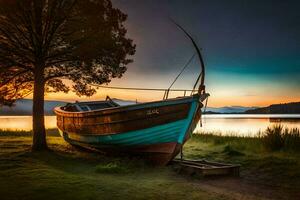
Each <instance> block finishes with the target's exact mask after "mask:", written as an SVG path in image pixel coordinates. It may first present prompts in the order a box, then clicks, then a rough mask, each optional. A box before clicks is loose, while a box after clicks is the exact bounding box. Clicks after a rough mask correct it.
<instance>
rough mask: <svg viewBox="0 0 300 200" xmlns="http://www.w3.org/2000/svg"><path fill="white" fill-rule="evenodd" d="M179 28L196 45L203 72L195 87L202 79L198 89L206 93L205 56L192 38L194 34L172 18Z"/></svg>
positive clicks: (201, 92) (200, 92)
mask: <svg viewBox="0 0 300 200" xmlns="http://www.w3.org/2000/svg"><path fill="white" fill-rule="evenodd" d="M171 21H172V22H173V23H174V24H175V25H176V26H177V27H178V28H180V29H181V30H182V31H183V32H184V33H185V34H186V36H187V37H188V38H189V39H190V40H191V41H192V43H193V46H194V47H195V49H196V52H197V55H198V58H199V60H200V64H201V70H202V71H201V73H200V74H199V76H198V78H197V81H196V82H195V85H194V87H193V89H195V88H196V86H197V84H198V82H199V81H200V85H199V89H198V92H199V94H204V93H205V85H204V80H205V65H204V60H203V57H202V54H201V52H200V49H199V47H198V46H197V44H196V42H195V40H194V39H193V38H192V36H191V35H190V34H189V33H188V32H187V31H186V30H185V29H184V28H183V27H182V26H180V25H179V24H178V23H176V22H175V21H174V20H171Z"/></svg>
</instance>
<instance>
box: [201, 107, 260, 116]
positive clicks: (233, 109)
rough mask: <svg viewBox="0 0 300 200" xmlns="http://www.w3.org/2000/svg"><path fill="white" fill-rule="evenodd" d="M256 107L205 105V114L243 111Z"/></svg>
mask: <svg viewBox="0 0 300 200" xmlns="http://www.w3.org/2000/svg"><path fill="white" fill-rule="evenodd" d="M255 108H257V107H243V106H224V107H218V108H215V107H207V108H206V114H230V113H243V112H245V111H247V110H251V109H255Z"/></svg>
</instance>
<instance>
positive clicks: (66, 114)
mask: <svg viewBox="0 0 300 200" xmlns="http://www.w3.org/2000/svg"><path fill="white" fill-rule="evenodd" d="M199 99H200V98H199V95H198V94H194V95H192V96H188V97H176V98H172V99H166V100H159V101H151V102H145V103H138V104H132V105H125V106H119V107H110V108H103V109H97V110H91V111H79V112H70V111H65V110H63V109H62V107H63V106H60V107H55V108H54V112H55V114H56V115H57V116H62V117H88V116H95V115H100V114H101V115H107V114H113V113H117V112H122V111H127V110H128V109H130V108H134V107H137V106H143V105H146V106H147V105H151V104H155V103H160V102H163V103H174V102H176V101H184V100H186V102H182V103H183V104H184V103H189V102H192V100H199ZM189 100H190V101H189ZM170 105H172V104H170ZM162 106H168V105H162ZM138 109H143V108H140V107H137V108H136V110H138Z"/></svg>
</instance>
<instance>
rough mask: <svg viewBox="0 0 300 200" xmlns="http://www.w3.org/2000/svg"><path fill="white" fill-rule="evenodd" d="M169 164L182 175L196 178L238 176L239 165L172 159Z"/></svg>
mask: <svg viewBox="0 0 300 200" xmlns="http://www.w3.org/2000/svg"><path fill="white" fill-rule="evenodd" d="M171 164H173V165H174V166H175V169H176V170H177V171H178V172H179V173H182V174H187V175H197V176H201V177H203V176H239V171H240V165H236V164H228V163H218V162H209V161H206V160H180V159H174V160H172V162H171Z"/></svg>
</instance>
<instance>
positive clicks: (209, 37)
mask: <svg viewBox="0 0 300 200" xmlns="http://www.w3.org/2000/svg"><path fill="white" fill-rule="evenodd" d="M112 2H113V5H114V7H117V8H119V9H121V10H122V11H123V12H124V13H126V14H127V15H128V19H127V21H126V23H125V25H126V27H127V29H128V37H129V38H132V39H133V40H134V43H135V44H136V45H137V49H136V50H137V51H136V54H135V55H134V56H133V57H132V58H133V60H134V62H133V63H131V64H129V65H128V70H127V72H126V73H125V74H124V76H123V77H122V78H121V79H115V80H113V81H112V82H111V83H110V84H109V86H121V87H145V88H149V87H150V88H168V87H169V86H170V84H171V83H172V81H173V79H174V78H175V77H176V75H177V74H178V73H179V71H180V70H181V68H182V67H183V66H184V64H185V63H186V62H187V61H188V60H189V58H190V57H191V56H192V55H193V54H194V53H195V50H194V48H193V46H192V44H191V42H190V41H189V40H188V39H187V37H186V36H185V35H184V34H183V32H182V31H180V30H179V29H178V28H177V27H176V26H175V25H174V24H173V23H172V22H171V20H170V18H171V19H173V20H175V21H176V22H177V23H179V24H180V25H181V26H183V27H184V28H185V29H186V30H187V31H188V32H189V33H190V34H191V35H192V36H193V38H194V39H195V40H196V42H197V44H198V46H199V47H200V48H201V49H202V54H203V57H204V62H205V65H206V70H207V72H206V80H205V83H206V88H207V89H206V90H207V92H208V93H210V95H211V96H210V98H209V106H214V107H221V106H237V105H239V106H268V105H270V104H274V103H286V102H293V101H294V102H295V101H300V12H299V10H300V1H291V0H285V1H279V0H278V1H277V0H272V1H271V0H263V1H258V0H257V1H255V0H227V1H223V0H209V1H208V0H206V1H202V0H184V1H182V0H113V1H112ZM196 58H197V57H196ZM196 58H195V59H194V60H193V61H192V62H191V64H190V66H189V67H188V68H187V69H186V71H185V72H184V73H183V74H182V76H181V77H180V78H179V79H178V81H177V82H176V83H175V85H174V86H173V88H179V89H191V88H192V87H193V84H194V82H195V80H196V78H197V75H198V74H199V73H200V65H199V61H198V60H197V59H196ZM107 94H108V95H110V96H111V97H116V98H123V99H131V100H138V101H151V100H155V99H156V100H159V99H161V98H162V97H163V93H161V92H137V91H121V90H108V89H99V90H98V92H97V94H96V95H94V96H93V97H90V98H82V97H81V98H79V97H77V96H76V95H74V94H72V93H69V94H61V93H56V94H48V95H47V96H46V99H55V100H67V101H74V100H96V99H97V100H98V99H101V98H104V97H105V96H106V95H107ZM173 95H174V96H178V95H181V94H178V93H176V94H173Z"/></svg>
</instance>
